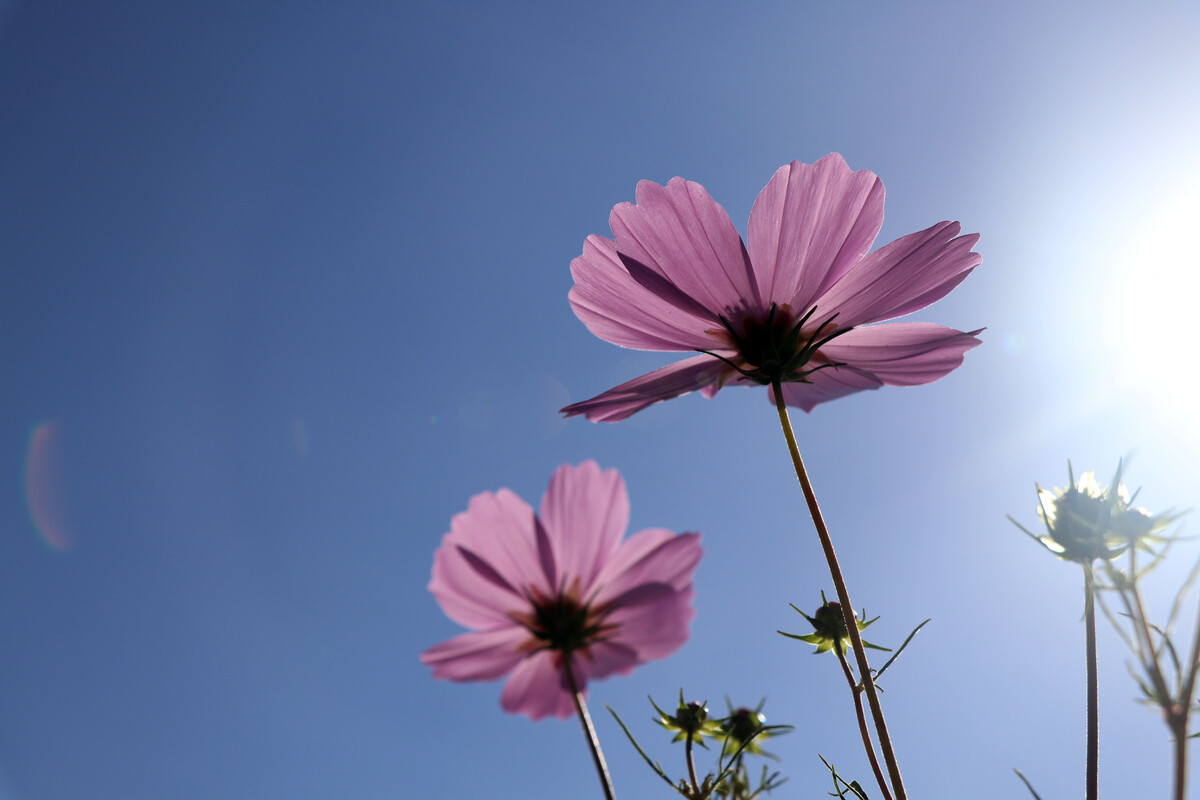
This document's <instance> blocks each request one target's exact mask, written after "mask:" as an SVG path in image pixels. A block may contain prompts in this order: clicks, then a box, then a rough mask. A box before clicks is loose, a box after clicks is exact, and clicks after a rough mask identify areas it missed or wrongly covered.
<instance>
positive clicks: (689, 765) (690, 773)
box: [685, 730, 700, 795]
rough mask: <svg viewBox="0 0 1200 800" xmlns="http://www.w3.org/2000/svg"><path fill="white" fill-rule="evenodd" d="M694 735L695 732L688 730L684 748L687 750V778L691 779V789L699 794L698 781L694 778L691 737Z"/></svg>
mask: <svg viewBox="0 0 1200 800" xmlns="http://www.w3.org/2000/svg"><path fill="white" fill-rule="evenodd" d="M694 737H695V734H694V733H692V732H691V731H690V730H689V731H688V735H687V747H686V748H685V749H686V751H687V768H688V778H690V779H691V781H692V791H694V792H695V793H696V794H697V795H699V794H700V783H699V781H697V780H696V759H695V758H694V757H693V756H692V739H693V738H694Z"/></svg>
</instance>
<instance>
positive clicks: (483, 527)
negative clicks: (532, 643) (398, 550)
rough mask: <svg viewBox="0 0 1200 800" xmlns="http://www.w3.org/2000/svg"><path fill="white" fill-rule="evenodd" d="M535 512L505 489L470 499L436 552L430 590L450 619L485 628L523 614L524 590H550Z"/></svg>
mask: <svg viewBox="0 0 1200 800" xmlns="http://www.w3.org/2000/svg"><path fill="white" fill-rule="evenodd" d="M540 565H541V561H540V559H539V557H538V550H537V542H536V535H535V532H534V515H533V509H532V508H530V506H529V505H528V504H527V503H526V502H525V501H524V500H522V499H521V498H520V497H517V495H515V494H514V493H513V492H511V491H509V490H508V489H501V490H500V491H499V492H496V493H495V494H492V493H491V492H484V493H482V494H477V495H475V496H474V497H472V498H471V502H470V504H469V505H468V507H467V510H466V511H465V512H464V513H461V514H456V515H455V516H454V518H453V519H452V520H451V523H450V532H449V533H447V534H446V535H445V536H444V537H443V538H442V544H441V546H440V547H439V548H438V549H437V552H436V553H434V557H433V577H432V579H431V580H430V582H429V591H430V592H432V593H433V596H434V597H435V598H436V599H437V601H438V604H439V605H440V606H441V607H442V610H443V611H444V612H445V613H446V616H448V617H450V619H452V620H454V621H455V622H457V623H459V624H460V625H463V626H465V627H468V628H477V629H488V628H494V627H496V626H497V625H498V624H502V623H505V622H508V621H509V617H508V614H509V612H511V611H515V610H527V609H528V608H529V603H528V601H527V600H526V599H525V597H524V591H525V589H526V588H527V587H531V586H532V587H537V588H539V589H541V590H542V591H543V592H549V591H550V589H551V584H550V583H549V581H548V580H547V578H546V576H545V574H544V572H543V570H542V569H541V567H540Z"/></svg>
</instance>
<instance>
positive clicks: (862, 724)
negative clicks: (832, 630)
mask: <svg viewBox="0 0 1200 800" xmlns="http://www.w3.org/2000/svg"><path fill="white" fill-rule="evenodd" d="M833 649H834V651H835V652H836V653H837V657H838V661H839V662H840V663H841V665H842V672H843V673H845V675H846V683H847V684H849V685H850V694H851V695H853V697H854V715H855V716H856V717H857V718H858V733H859V735H860V736H861V737H862V742H863V749H864V750H866V751H867V759H868V760H869V761H870V762H871V771H872V772H874V773H875V782H876V783H878V784H879V791H881V792H883V797H884V800H892V793H891V792H890V791H888V785H887V781H886V780H885V779H884V777H883V770H881V769H880V768H879V759H878V758H876V757H875V745H873V744H872V743H871V731H870V730H868V729H867V716H866V714H865V713H864V712H863V704H862V691H863V690H862V687H861V686H859V685H858V682H857V681H855V680H854V673H853V672H851V671H850V665H849V664H848V663H846V654H845V653H844V652H842V643H841V642H840V641H836V642H834V643H833Z"/></svg>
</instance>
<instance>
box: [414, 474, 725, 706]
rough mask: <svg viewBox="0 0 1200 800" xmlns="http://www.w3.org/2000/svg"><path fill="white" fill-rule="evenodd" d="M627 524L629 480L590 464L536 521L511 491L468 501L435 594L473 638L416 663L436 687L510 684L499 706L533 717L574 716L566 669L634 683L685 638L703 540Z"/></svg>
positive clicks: (553, 491) (555, 493)
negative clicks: (637, 672) (427, 669)
mask: <svg viewBox="0 0 1200 800" xmlns="http://www.w3.org/2000/svg"><path fill="white" fill-rule="evenodd" d="M628 524H629V497H628V495H627V493H626V491H625V482H624V480H622V478H621V475H620V474H619V473H618V472H617V471H616V470H613V469H610V470H604V471H601V470H600V468H599V467H598V466H597V465H596V463H595V462H592V461H587V462H584V463H583V464H580V465H579V466H578V467H573V466H570V465H568V464H564V465H563V466H561V467H559V468H558V469H557V470H556V471H555V473H554V476H553V477H552V478H551V479H550V488H549V489H548V490H547V491H546V495H545V497H544V498H543V499H542V505H541V511H540V513H537V514H535V513H534V511H533V509H532V508H531V507H530V506H529V505H528V504H527V503H526V502H525V501H523V500H522V499H521V498H519V497H518V496H517V495H516V494H514V493H513V492H511V491H509V490H508V489H501V490H500V491H498V492H495V493H492V492H484V493H483V494H478V495H476V496H475V497H473V498H471V502H470V504H469V506H468V508H467V510H466V512H464V513H462V514H457V515H455V517H454V518H453V520H452V521H451V524H450V532H449V533H447V534H446V535H445V537H444V538H443V539H442V544H441V546H440V547H439V548H438V550H437V552H436V553H435V554H434V561H433V578H432V580H431V581H430V582H429V591H430V592H432V593H433V596H434V597H435V598H436V599H437V601H438V604H439V605H440V606H441V607H442V610H443V611H444V612H446V616H448V617H450V618H451V619H452V620H454V621H455V622H457V623H459V624H460V625H463V626H464V627H467V628H470V629H471V632H470V633H464V634H462V635H459V636H456V637H454V638H453V639H450V640H448V641H446V642H442V643H441V644H439V645H436V646H434V647H431V648H430V649H429V650H426V651H425V652H424V653H422V654H421V661H422V662H423V663H425V664H428V665H429V666H431V667H432V668H433V674H434V676H435V677H437V678H444V679H448V680H452V681H487V680H496V679H498V678H501V677H504V676H506V675H507V676H508V680H507V682H506V683H505V686H504V691H503V693H502V694H501V698H500V702H501V705H502V706H503V707H504V709H505V710H506V711H510V712H512V713H515V714H525V715H526V716H528V717H530V718H532V719H541V718H542V717H546V716H556V717H560V718H565V717H568V716H570V715H571V714H572V713H574V710H575V706H574V701H573V699H572V696H571V691H570V689H569V680H568V678H567V674H566V671H565V668H566V667H568V666H569V667H570V670H571V673H572V675H573V677H574V679H575V681H576V683H577V685H578V687H579V689H580V690H583V689H584V688H585V687H586V685H587V682H588V680H590V679H594V678H603V677H605V676H607V675H611V674H613V673H618V674H628V673H629V672H631V671H632V670H633V668H634V667H636V666H637V665H638V664H642V663H644V662H647V661H653V660H656V659H660V658H665V657H666V656H668V655H670V654H671V653H673V652H674V651H675V650H677V649H678V648H679V647H680V646H681V645H682V644H683V643H684V642H685V641H686V640H687V637H688V623H689V622H690V621H691V619H692V616H693V614H694V611H693V609H692V596H693V589H692V574H693V572H695V569H696V565H697V564H698V563H699V561H700V555H701V552H702V551H701V549H700V541H699V540H700V535H699V534H696V533H686V534H682V535H676V534H675V533H673V532H672V531H668V530H662V529H647V530H644V531H641V532H639V533H636V534H634V535H633V536H631V537H629V538H628V539H622V537H623V536H624V535H625V531H626V528H627V526H628Z"/></svg>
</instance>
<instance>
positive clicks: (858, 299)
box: [813, 222, 983, 327]
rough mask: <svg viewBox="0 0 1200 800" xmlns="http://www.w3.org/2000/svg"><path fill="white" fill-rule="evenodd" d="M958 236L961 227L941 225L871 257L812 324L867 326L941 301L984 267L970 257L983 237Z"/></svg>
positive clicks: (826, 299) (827, 299) (836, 289)
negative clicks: (832, 317)
mask: <svg viewBox="0 0 1200 800" xmlns="http://www.w3.org/2000/svg"><path fill="white" fill-rule="evenodd" d="M959 230H960V226H959V224H958V223H957V222H939V223H938V224H937V225H934V226H933V227H930V228H927V229H926V230H923V231H919V232H917V233H911V234H909V235H908V236H903V237H901V238H899V239H897V240H896V241H894V242H892V243H891V244H888V245H885V246H883V247H881V248H879V249H878V250H876V251H875V252H873V253H870V254H868V255H867V256H866V258H864V259H863V260H862V261H860V262H859V263H858V265H857V266H855V267H853V268H852V269H851V270H850V271H849V272H847V273H846V274H845V275H843V276H842V277H841V279H840V280H838V281H837V283H835V284H834V285H833V286H832V287H830V289H829V291H827V292H825V293H824V294H823V295H821V296H820V297H819V298H817V300H816V306H817V308H818V312H817V315H816V318H814V320H813V321H814V322H818V321H823V320H824V319H827V318H828V317H829V315H830V314H831V313H833V312H836V313H837V320H836V321H837V323H838V325H840V326H843V327H845V326H857V325H865V324H867V323H870V322H879V321H881V320H886V319H893V318H895V317H900V316H903V315H905V314H908V313H911V312H913V311H917V310H918V309H921V308H924V307H925V306H927V305H929V304H930V303H933V302H934V301H936V300H940V299H942V298H943V297H945V296H946V295H947V294H948V293H949V292H950V290H951V289H953V288H954V287H955V286H958V284H960V283H962V281H963V279H964V278H966V277H967V275H969V274H970V273H971V270H972V269H974V268H975V267H977V266H979V264H980V263H981V262H982V261H983V257H982V256H980V255H979V254H978V253H974V252H972V251H971V248H972V247H974V246H975V243H976V242H977V241H979V234H970V235H967V236H958V232H959ZM955 237H958V238H955Z"/></svg>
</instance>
